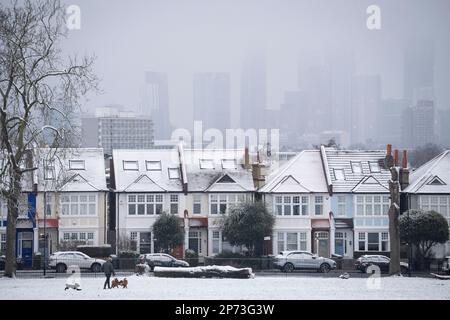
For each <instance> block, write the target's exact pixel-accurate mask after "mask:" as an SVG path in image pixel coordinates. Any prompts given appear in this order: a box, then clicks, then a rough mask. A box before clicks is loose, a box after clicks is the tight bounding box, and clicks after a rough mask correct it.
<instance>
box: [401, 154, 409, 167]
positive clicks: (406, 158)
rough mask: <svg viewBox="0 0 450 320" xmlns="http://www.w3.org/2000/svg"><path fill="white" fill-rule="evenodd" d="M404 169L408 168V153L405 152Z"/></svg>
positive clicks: (403, 158)
mask: <svg viewBox="0 0 450 320" xmlns="http://www.w3.org/2000/svg"><path fill="white" fill-rule="evenodd" d="M402 168H404V169H406V168H408V151H406V150H403V157H402Z"/></svg>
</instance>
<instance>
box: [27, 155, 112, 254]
mask: <svg viewBox="0 0 450 320" xmlns="http://www.w3.org/2000/svg"><path fill="white" fill-rule="evenodd" d="M35 159H36V163H37V167H38V170H37V171H35V174H34V175H35V181H36V185H37V189H36V190H37V197H36V213H37V221H38V227H39V235H40V241H39V248H38V249H39V251H41V252H43V251H44V246H47V248H46V253H47V254H50V253H52V252H54V251H56V250H61V249H66V248H69V247H72V248H74V246H76V245H80V244H81V245H83V244H85V245H96V246H97V245H103V244H105V243H107V241H106V240H107V239H106V228H107V221H106V219H107V209H108V208H107V205H108V203H107V192H108V189H107V188H106V180H105V164H104V158H103V149H101V148H76V149H58V150H56V149H39V150H36V154H35ZM44 233H45V234H46V238H47V239H46V241H45V240H44Z"/></svg>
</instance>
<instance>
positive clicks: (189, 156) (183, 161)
mask: <svg viewBox="0 0 450 320" xmlns="http://www.w3.org/2000/svg"><path fill="white" fill-rule="evenodd" d="M111 180H112V181H113V185H112V186H113V188H114V190H115V191H114V192H115V202H116V210H115V220H116V238H117V244H118V247H119V248H120V247H121V246H122V243H123V242H124V241H125V242H126V241H130V242H131V249H132V250H136V251H138V252H140V253H150V252H159V249H160V248H157V247H156V246H155V244H156V241H155V238H154V235H153V232H152V226H153V224H154V222H155V221H156V219H157V217H158V215H159V214H161V213H162V212H166V213H170V214H174V215H177V216H178V217H179V218H180V220H182V223H183V226H184V231H185V241H184V244H183V246H181V247H179V248H177V249H176V252H175V255H177V256H183V254H184V252H185V250H186V249H191V250H194V251H196V252H197V253H199V255H200V256H207V255H212V254H216V253H219V252H221V251H222V250H225V249H230V250H238V249H237V248H232V247H231V246H230V245H229V244H228V243H227V242H226V240H225V239H224V238H223V237H222V234H221V231H220V230H219V226H218V221H219V220H220V217H221V216H222V215H224V214H227V213H228V211H229V209H230V207H231V206H233V205H234V204H237V203H239V202H243V201H252V200H253V193H254V191H255V188H254V186H253V180H252V173H251V172H250V171H249V170H247V167H246V166H245V163H244V150H195V149H186V150H185V149H184V148H183V146H182V145H180V146H179V147H178V149H169V150H114V151H113V167H112V171H111Z"/></svg>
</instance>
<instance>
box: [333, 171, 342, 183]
mask: <svg viewBox="0 0 450 320" xmlns="http://www.w3.org/2000/svg"><path fill="white" fill-rule="evenodd" d="M333 172H334V179H335V180H337V181H344V180H345V171H344V169H333Z"/></svg>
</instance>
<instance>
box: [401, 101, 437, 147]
mask: <svg viewBox="0 0 450 320" xmlns="http://www.w3.org/2000/svg"><path fill="white" fill-rule="evenodd" d="M434 112H435V110H434V104H433V101H431V100H419V101H417V104H416V105H415V106H413V107H410V108H406V109H405V110H404V112H403V115H402V144H403V147H405V148H408V147H413V148H415V147H418V146H421V145H424V144H426V143H432V142H435V139H436V135H435V123H434V119H435V116H434Z"/></svg>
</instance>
